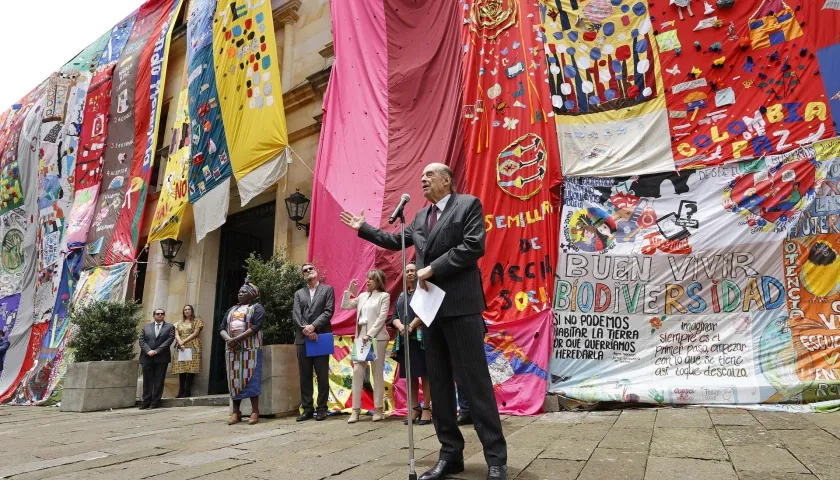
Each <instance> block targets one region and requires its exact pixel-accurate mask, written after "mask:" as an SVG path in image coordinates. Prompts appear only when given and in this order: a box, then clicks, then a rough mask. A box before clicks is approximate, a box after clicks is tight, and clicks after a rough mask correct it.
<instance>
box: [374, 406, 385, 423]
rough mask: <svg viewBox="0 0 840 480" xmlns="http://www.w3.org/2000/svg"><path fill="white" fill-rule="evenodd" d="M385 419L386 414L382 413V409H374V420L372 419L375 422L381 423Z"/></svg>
mask: <svg viewBox="0 0 840 480" xmlns="http://www.w3.org/2000/svg"><path fill="white" fill-rule="evenodd" d="M384 419H385V414H384V413H383V412H382V407H379V408H377V409H374V411H373V418H372V419H371V420H372V421H374V422H380V421H382V420H384Z"/></svg>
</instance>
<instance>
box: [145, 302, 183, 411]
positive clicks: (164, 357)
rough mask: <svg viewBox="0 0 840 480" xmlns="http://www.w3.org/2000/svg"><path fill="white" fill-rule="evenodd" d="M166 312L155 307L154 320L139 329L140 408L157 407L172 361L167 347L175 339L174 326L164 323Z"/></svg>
mask: <svg viewBox="0 0 840 480" xmlns="http://www.w3.org/2000/svg"><path fill="white" fill-rule="evenodd" d="M165 316H166V312H164V311H163V309H162V308H158V309H155V312H154V321H153V322H152V323H147V324H146V325H143V328H142V329H141V330H140V338H139V341H140V365H141V366H142V367H143V400H142V402H140V410H145V409H147V408H159V407H160V397H162V396H163V383H164V381H165V380H166V367H167V366H168V365H169V362H171V361H172V352H170V351H169V347H171V346H172V342H174V341H175V327H174V326H172V324H171V323H166V321H164V318H165Z"/></svg>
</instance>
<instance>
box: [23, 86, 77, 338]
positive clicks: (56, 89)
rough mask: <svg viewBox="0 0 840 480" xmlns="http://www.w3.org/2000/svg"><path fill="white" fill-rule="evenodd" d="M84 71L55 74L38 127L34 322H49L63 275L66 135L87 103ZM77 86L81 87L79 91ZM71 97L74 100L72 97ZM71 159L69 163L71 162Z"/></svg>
mask: <svg viewBox="0 0 840 480" xmlns="http://www.w3.org/2000/svg"><path fill="white" fill-rule="evenodd" d="M87 75H89V74H87V72H85V73H74V74H72V78H71V75H65V74H61V75H59V74H53V76H52V77H51V78H50V81H49V83H48V85H47V91H46V95H47V106H46V109H45V110H44V118H43V120H42V124H41V127H40V147H39V149H38V152H39V156H38V171H37V172H38V176H37V197H34V198H33V200H35V201H37V210H38V213H37V215H38V217H37V218H38V226H37V236H36V245H37V249H36V252H35V253H36V259H37V263H36V266H35V322H36V323H38V322H41V321H46V320H47V319H48V317H47V318H45V315H47V313H48V312H49V311H50V310H51V309H52V308H53V306H54V305H55V294H56V293H57V291H58V285H59V283H60V279H61V267H62V265H63V260H64V258H63V252H64V251H65V247H66V237H65V235H64V232H65V229H66V224H65V214H66V215H69V214H70V207H71V205H72V202H73V191H74V184H73V180H72V179H73V171H74V168H75V165H74V164H73V158H74V155H75V153H71V154H69V155H68V154H67V152H68V151H73V152H75V149H74V147H73V146H71V145H65V143H68V144H69V143H71V142H72V139H73V137H72V136H70V135H68V133H75V132H72V130H74V127H73V125H72V118H71V116H73V115H79V116H80V115H81V110H82V109H83V107H84V99H85V94H84V91H85V90H86V87H87V83H86V82H87V80H88V79H89V77H88V76H87ZM77 80H78V81H79V82H80V83H79V84H78V87H81V89H82V92H81V95H79V93H80V92H79V88H77V84H76V81H77ZM71 101H72V102H73V104H72V105H71V104H70V102H71ZM68 160H70V163H69V164H68V163H67V161H68Z"/></svg>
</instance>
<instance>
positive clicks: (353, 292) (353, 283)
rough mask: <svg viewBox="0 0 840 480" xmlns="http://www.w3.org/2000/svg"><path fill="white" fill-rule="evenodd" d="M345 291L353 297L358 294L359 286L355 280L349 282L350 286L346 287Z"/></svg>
mask: <svg viewBox="0 0 840 480" xmlns="http://www.w3.org/2000/svg"><path fill="white" fill-rule="evenodd" d="M347 291H348V292H350V295H353V296H354V297H355V296H356V295H357V294H358V293H359V284H358V282H356V279H355V278H354V279H353V280H350V286H348V287H347Z"/></svg>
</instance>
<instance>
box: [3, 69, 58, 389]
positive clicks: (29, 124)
mask: <svg viewBox="0 0 840 480" xmlns="http://www.w3.org/2000/svg"><path fill="white" fill-rule="evenodd" d="M46 91H47V84H46V82H45V83H44V84H42V85H40V86H39V87H38V88H37V89H35V90H34V91H33V92H31V93H30V94H29V95H27V96H26V97H25V98H24V99H23V100H22V101H21V103H20V105H21V114H22V115H23V114H24V112H25V115H24V117H23V125H22V128H21V131H20V135H19V142H18V145H17V150H18V151H17V157H16V158H17V161H18V162H19V165H20V168H19V170H20V177H19V181H20V185H21V189H22V190H23V192H24V195H23V201H22V206H20V207H17V208H15V209H14V210H11V211H10V212H8V213H6V214H5V215H2V216H0V238H2V246H3V251H2V252H0V292H2V293H0V296H2V297H5V296H8V295H12V294H15V293H20V299H21V300H20V303H19V307H18V311H17V314H16V321H15V324H14V328H12V330H11V332H10V333H9V341H10V343H11V345H10V347H9V349H8V351H7V352H6V358H5V363H4V365H3V376H2V377H0V401H2V400H3V399H4V398H5V397H6V396H7V395H8V394H9V393H10V392H11V391H12V387H14V386H15V385H17V384H19V383H20V379H21V377H22V376H23V374H24V373H25V372H26V371H27V370H28V369H29V368H30V367H31V365H32V361H33V354H34V353H33V352H35V339H36V338H37V335H36V334H37V331H36V328H33V322H34V307H35V305H34V302H33V299H34V297H35V265H36V246H35V243H36V237H37V221H36V220H37V215H38V201H37V199H38V187H37V184H38V174H37V170H36V167H37V165H38V156H39V150H40V148H39V146H40V128H41V122H42V118H43V112H44V110H45V106H46V105H47V98H48V96H47V95H46ZM9 146H10V144H9V143H7V144H6V147H7V148H8V147H9ZM6 292H8V293H6Z"/></svg>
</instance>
